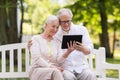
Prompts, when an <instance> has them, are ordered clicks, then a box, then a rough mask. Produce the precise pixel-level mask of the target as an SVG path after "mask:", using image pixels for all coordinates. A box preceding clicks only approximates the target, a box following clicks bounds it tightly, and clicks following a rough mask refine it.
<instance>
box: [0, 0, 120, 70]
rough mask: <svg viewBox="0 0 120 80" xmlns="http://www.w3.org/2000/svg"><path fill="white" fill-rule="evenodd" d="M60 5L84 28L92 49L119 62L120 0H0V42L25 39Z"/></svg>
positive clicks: (5, 42)
mask: <svg viewBox="0 0 120 80" xmlns="http://www.w3.org/2000/svg"><path fill="white" fill-rule="evenodd" d="M63 7H65V8H69V9H71V10H72V12H73V15H74V16H73V20H72V21H73V23H75V24H78V25H84V26H85V27H87V29H88V31H89V33H90V37H91V39H92V41H93V43H94V47H95V48H98V47H100V46H102V47H105V48H106V57H107V62H110V63H115V64H116V63H118V64H120V8H119V7H120V0H0V45H4V44H11V43H21V42H27V41H28V40H29V39H30V38H31V37H32V36H33V35H35V34H40V33H41V32H42V31H43V29H42V27H43V25H44V24H43V23H44V22H45V20H46V18H47V17H48V16H49V15H51V14H54V15H56V14H57V11H58V10H59V9H60V8H63ZM101 57H102V56H101ZM113 72H114V71H113Z"/></svg>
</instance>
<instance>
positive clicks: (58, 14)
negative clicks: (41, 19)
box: [57, 8, 73, 18]
mask: <svg viewBox="0 0 120 80" xmlns="http://www.w3.org/2000/svg"><path fill="white" fill-rule="evenodd" d="M65 12H67V13H68V14H69V15H70V16H71V18H72V17H73V14H72V11H71V10H70V9H68V8H62V9H60V10H59V11H58V13H57V16H58V18H60V16H61V14H62V13H65Z"/></svg>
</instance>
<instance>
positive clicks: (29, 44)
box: [27, 40, 32, 50]
mask: <svg viewBox="0 0 120 80" xmlns="http://www.w3.org/2000/svg"><path fill="white" fill-rule="evenodd" d="M31 45H32V40H29V41H28V43H27V47H28V49H29V50H30V47H31Z"/></svg>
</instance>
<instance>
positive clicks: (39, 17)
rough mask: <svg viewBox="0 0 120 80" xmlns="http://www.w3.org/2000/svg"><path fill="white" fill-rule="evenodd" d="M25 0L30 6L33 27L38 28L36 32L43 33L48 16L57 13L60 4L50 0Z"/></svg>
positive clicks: (29, 13) (29, 12)
mask: <svg viewBox="0 0 120 80" xmlns="http://www.w3.org/2000/svg"><path fill="white" fill-rule="evenodd" d="M25 2H26V3H27V5H28V6H29V7H28V10H27V11H28V12H27V13H28V15H29V17H30V18H29V19H31V22H32V23H31V24H32V27H33V28H34V29H36V32H35V33H41V32H42V31H43V30H42V27H43V25H44V23H45V20H46V18H47V17H48V16H49V15H52V14H53V13H56V12H55V11H56V10H57V9H58V8H59V6H58V4H55V3H52V2H51V1H50V0H40V1H39V0H26V1H25ZM33 34H34V32H33Z"/></svg>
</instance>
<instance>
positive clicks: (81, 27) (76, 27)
mask: <svg viewBox="0 0 120 80" xmlns="http://www.w3.org/2000/svg"><path fill="white" fill-rule="evenodd" d="M72 28H73V29H77V30H78V29H86V27H85V26H83V25H77V24H73V27H72Z"/></svg>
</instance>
